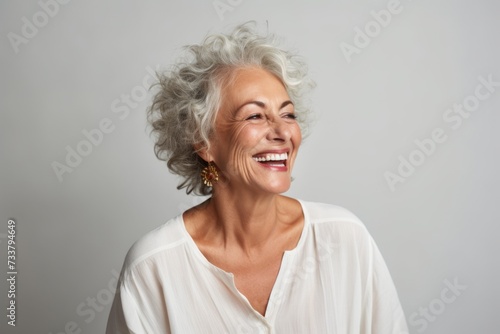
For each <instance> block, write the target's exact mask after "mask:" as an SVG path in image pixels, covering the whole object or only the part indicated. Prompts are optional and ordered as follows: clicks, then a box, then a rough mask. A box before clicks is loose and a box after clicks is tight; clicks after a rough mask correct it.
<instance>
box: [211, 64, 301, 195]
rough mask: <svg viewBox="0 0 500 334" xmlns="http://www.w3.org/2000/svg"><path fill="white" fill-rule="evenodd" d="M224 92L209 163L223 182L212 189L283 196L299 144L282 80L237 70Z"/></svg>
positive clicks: (255, 71) (257, 70) (252, 70)
mask: <svg viewBox="0 0 500 334" xmlns="http://www.w3.org/2000/svg"><path fill="white" fill-rule="evenodd" d="M235 71H236V72H234V73H232V75H233V80H232V81H230V83H229V84H227V85H225V87H223V89H222V96H221V98H222V105H221V108H220V109H219V112H218V114H217V118H216V121H215V131H214V135H213V138H212V140H211V142H210V144H211V148H210V150H209V151H208V152H207V153H208V155H207V156H206V157H204V158H206V159H205V160H208V161H210V160H212V161H214V162H215V164H216V165H217V167H218V169H219V170H220V171H221V174H222V175H221V176H222V180H221V181H220V182H218V184H217V185H215V187H222V186H227V187H231V188H232V189H233V190H237V191H242V190H249V191H253V192H268V193H282V192H285V191H287V190H288V188H289V187H290V182H291V171H292V167H293V162H294V161H295V157H296V156H297V152H298V149H299V146H300V143H301V140H302V136H301V132H300V127H299V125H298V123H297V121H296V120H295V114H294V106H293V103H292V102H291V101H290V97H289V96H288V93H287V92H286V89H285V87H284V85H283V84H282V82H281V81H280V80H279V79H278V78H277V77H276V76H274V75H273V74H271V73H269V72H267V71H265V70H262V69H260V68H241V69H237V70H235Z"/></svg>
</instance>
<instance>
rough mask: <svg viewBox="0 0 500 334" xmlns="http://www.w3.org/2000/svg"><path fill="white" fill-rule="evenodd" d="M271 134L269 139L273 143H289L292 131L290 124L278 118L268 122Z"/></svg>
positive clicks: (269, 133)
mask: <svg viewBox="0 0 500 334" xmlns="http://www.w3.org/2000/svg"><path fill="white" fill-rule="evenodd" d="M268 124H269V132H268V139H269V140H271V141H287V140H289V139H290V136H291V131H290V124H288V123H287V122H286V121H285V120H283V119H281V118H279V117H277V118H274V119H270V120H268Z"/></svg>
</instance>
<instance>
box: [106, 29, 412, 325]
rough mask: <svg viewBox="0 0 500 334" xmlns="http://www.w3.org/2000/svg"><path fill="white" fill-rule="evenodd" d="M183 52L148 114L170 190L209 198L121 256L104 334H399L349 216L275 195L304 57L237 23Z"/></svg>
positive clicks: (290, 146)
mask: <svg viewBox="0 0 500 334" xmlns="http://www.w3.org/2000/svg"><path fill="white" fill-rule="evenodd" d="M188 49H189V51H190V53H191V54H192V57H191V58H189V59H187V60H184V61H182V62H179V63H178V64H177V65H176V66H175V67H173V69H172V70H171V71H170V72H168V73H164V74H161V75H160V76H159V85H158V87H159V92H158V93H157V94H156V96H155V98H154V101H153V104H152V107H151V109H150V112H149V120H150V121H151V124H152V127H153V130H154V132H155V133H156V134H157V141H156V145H155V152H156V154H157V156H158V157H159V158H160V159H162V160H166V161H167V165H168V167H169V169H170V170H171V171H172V172H174V173H176V174H178V175H180V176H181V177H182V178H183V181H182V183H181V184H180V185H179V187H178V188H179V189H180V188H186V191H187V192H188V193H191V192H194V193H196V194H201V195H209V194H210V195H211V196H210V198H209V199H208V200H206V201H205V202H203V203H202V204H200V205H197V206H195V207H193V208H191V209H189V210H187V211H186V212H184V213H182V214H181V215H179V216H177V217H175V218H173V219H171V220H169V221H167V222H166V223H165V224H163V225H161V226H160V227H158V228H157V229H155V230H153V231H151V232H149V233H148V234H146V235H145V236H143V237H142V238H141V239H139V240H138V241H137V242H136V243H135V244H134V246H133V247H132V248H131V249H130V251H129V253H128V254H127V257H126V260H125V263H124V266H123V269H122V273H121V276H120V281H119V285H118V288H117V293H116V296H115V300H114V302H113V306H112V309H111V313H110V316H109V320H108V327H107V333H182V334H197V333H203V334H206V333H215V334H222V333H276V334H279V333H282V334H290V333H304V334H306V333H312V334H323V333H339V334H346V333H380V334H388V333H398V334H400V333H406V332H407V327H406V322H405V319H404V315H403V311H402V309H401V306H400V303H399V300H398V296H397V293H396V290H395V288H394V285H393V283H392V280H391V277H390V274H389V272H388V270H387V267H386V265H385V263H384V261H383V259H382V257H381V255H380V253H379V251H378V249H377V247H376V245H375V244H374V242H373V240H372V238H371V237H370V235H369V234H368V232H367V231H366V229H365V227H364V226H363V224H362V223H361V222H360V221H359V220H358V219H357V218H356V216H354V215H353V214H352V213H350V212H349V211H347V210H345V209H343V208H340V207H338V206H333V205H327V204H319V203H312V202H306V201H302V200H297V199H293V198H289V197H285V196H283V195H281V194H282V193H283V192H285V191H287V190H288V189H289V187H290V183H291V172H292V169H293V165H294V162H295V159H296V157H297V153H298V150H299V147H300V143H301V140H302V133H301V132H302V131H301V130H302V129H303V127H304V125H305V120H306V116H307V108H305V107H304V105H303V103H302V99H303V97H302V95H303V92H304V90H305V89H307V88H308V87H310V86H311V81H310V80H309V79H308V77H307V74H306V67H305V65H304V64H303V62H302V61H301V60H300V59H299V58H297V56H295V55H293V54H291V53H290V52H287V51H284V50H282V49H280V48H279V47H278V46H277V45H276V43H275V39H274V38H273V37H272V36H269V35H266V36H260V35H259V34H257V33H256V32H255V31H254V29H253V27H252V26H251V25H250V24H245V25H242V26H239V27H237V28H236V29H235V30H234V31H233V32H232V33H231V34H229V35H224V34H215V35H211V36H208V37H207V38H206V39H205V40H204V41H203V43H202V44H200V45H193V46H190V47H189V48H188Z"/></svg>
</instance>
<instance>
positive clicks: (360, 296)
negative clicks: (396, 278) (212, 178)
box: [106, 201, 408, 334]
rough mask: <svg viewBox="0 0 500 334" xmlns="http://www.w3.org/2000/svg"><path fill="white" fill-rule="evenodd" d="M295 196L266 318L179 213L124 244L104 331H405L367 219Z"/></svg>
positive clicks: (185, 333)
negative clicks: (293, 224)
mask: <svg viewBox="0 0 500 334" xmlns="http://www.w3.org/2000/svg"><path fill="white" fill-rule="evenodd" d="M300 203H301V205H302V209H303V212H304V218H305V219H304V228H303V231H302V234H301V236H300V239H299V242H298V244H297V246H296V248H294V249H293V250H290V251H286V252H285V253H284V255H283V259H282V263H281V267H280V270H279V273H278V277H277V279H276V282H275V284H274V287H273V289H272V292H271V295H270V299H269V302H268V306H267V309H266V313H265V316H262V315H261V314H260V313H258V312H257V311H255V310H254V309H253V308H252V306H251V305H250V303H249V302H248V300H247V299H246V297H245V296H244V295H242V294H241V293H240V292H239V291H238V290H237V289H236V286H235V284H234V277H233V275H232V274H231V273H228V272H225V271H223V270H222V269H220V268H218V267H216V266H214V265H213V264H211V263H210V262H209V261H208V260H207V259H206V258H205V256H204V255H203V254H202V253H201V251H200V250H199V249H198V247H197V246H196V244H195V242H194V240H193V239H192V238H191V236H190V235H189V233H188V232H187V230H186V228H185V225H184V222H183V219H182V215H180V216H178V217H176V218H174V219H172V220H169V221H168V222H167V223H165V224H163V225H162V226H160V227H158V228H156V229H155V230H153V231H151V232H149V233H148V234H146V235H145V236H143V237H142V238H140V239H139V240H138V241H137V242H136V243H135V244H134V245H133V246H132V248H131V249H130V251H129V252H128V254H127V257H126V259H125V263H124V265H123V269H122V273H121V276H120V281H119V284H118V289H117V293H116V295H115V299H114V302H113V306H112V308H111V312H110V315H109V319H108V325H107V330H106V333H107V334H115V333H137V334H138V333H151V334H153V333H154V334H160V333H176V334H198V333H200V334H210V333H214V334H224V333H231V334H233V333H241V334H243V333H245V334H250V333H273V334H293V333H297V334H327V333H338V334H348V333H363V334H365V333H366V334H368V333H377V334H390V333H394V334H395V333H397V334H402V333H408V328H407V325H406V321H405V317H404V313H403V310H402V308H401V305H400V303H399V300H398V296H397V293H396V290H395V288H394V284H393V282H392V279H391V276H390V274H389V271H388V270H387V267H386V265H385V263H384V260H383V258H382V256H381V254H380V252H379V250H378V249H377V246H376V245H375V243H374V241H373V239H372V238H371V236H370V235H369V233H368V232H367V230H366V228H365V226H364V225H363V224H362V223H361V222H360V220H359V219H358V218H357V217H356V216H354V215H353V214H352V213H351V212H349V211H347V210H346V209H343V208H341V207H338V206H333V205H327V204H319V203H312V202H304V201H300Z"/></svg>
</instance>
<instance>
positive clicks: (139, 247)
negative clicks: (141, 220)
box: [124, 215, 185, 268]
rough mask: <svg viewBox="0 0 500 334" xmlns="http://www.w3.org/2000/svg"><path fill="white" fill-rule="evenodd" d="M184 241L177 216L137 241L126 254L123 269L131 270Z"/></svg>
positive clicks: (180, 220) (179, 219)
mask: <svg viewBox="0 0 500 334" xmlns="http://www.w3.org/2000/svg"><path fill="white" fill-rule="evenodd" d="M184 241H185V235H184V234H183V233H182V216H181V215H179V216H176V217H174V218H172V219H170V220H168V221H167V222H165V223H163V224H162V225H160V226H158V227H157V228H155V229H154V230H151V231H149V232H147V233H146V234H144V235H143V236H142V237H140V238H139V239H137V241H136V242H134V244H133V245H132V246H131V247H130V249H129V251H128V252H127V255H126V257H125V262H124V268H132V267H134V266H135V265H136V264H137V263H139V262H141V261H143V260H145V259H146V258H148V257H150V256H153V255H154V254H156V253H158V252H161V251H164V250H167V249H171V248H174V247H177V246H179V245H180V244H182V243H183V242H184Z"/></svg>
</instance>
